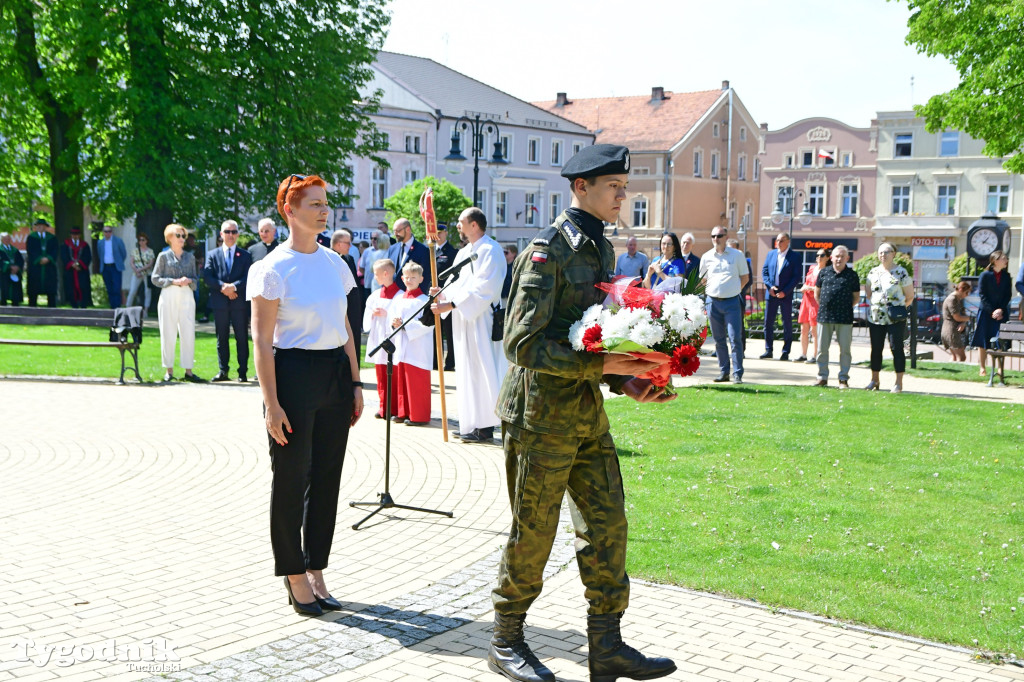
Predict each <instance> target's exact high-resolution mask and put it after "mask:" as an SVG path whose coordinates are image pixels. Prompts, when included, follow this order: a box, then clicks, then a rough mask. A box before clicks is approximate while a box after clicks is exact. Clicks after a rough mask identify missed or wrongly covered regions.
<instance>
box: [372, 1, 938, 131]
mask: <svg viewBox="0 0 1024 682" xmlns="http://www.w3.org/2000/svg"><path fill="white" fill-rule="evenodd" d="M584 9H585V10H586V12H585V13H583V10H584ZM391 11H392V23H391V29H390V32H389V35H388V38H387V41H386V43H385V46H384V47H385V49H386V50H391V51H394V52H401V53H404V54H412V55H417V56H421V57H429V58H431V59H434V60H435V61H438V62H440V63H442V64H445V65H447V66H449V67H451V68H453V69H455V70H457V71H460V72H462V73H464V74H466V75H468V76H472V77H474V78H477V79H479V80H481V81H484V82H485V83H488V84H489V85H492V86H494V87H497V88H499V89H501V90H504V91H506V92H508V93H510V94H512V95H515V96H516V97H520V98H522V99H525V100H530V101H533V100H543V99H554V97H555V93H556V92H560V91H565V92H567V93H568V95H569V98H570V99H571V98H573V97H603V96H611V95H643V94H649V93H650V91H651V87H652V86H662V87H664V88H665V89H666V90H674V91H677V92H685V91H692V90H711V89H716V88H719V87H721V84H722V81H723V80H729V81H730V83H731V84H732V86H733V88H735V89H736V92H737V93H738V94H739V96H740V98H741V99H742V100H743V102H744V104H746V106H747V108H748V109H749V110H750V112H751V114H752V115H753V117H754V118H755V119H756V120H757V121H758V122H759V123H760V122H767V123H768V127H769V128H770V129H772V130H775V129H778V128H781V127H783V126H785V125H788V124H790V123H792V122H794V121H797V120H799V119H802V118H808V117H811V116H829V117H832V118H836V119H838V120H840V121H843V122H844V123H848V124H850V125H854V126H858V127H866V126H867V125H868V124H869V123H870V121H871V119H872V118H873V116H874V114H875V112H876V111H892V110H905V109H909V108H910V107H911V104H912V103H913V104H922V103H924V102H925V101H927V98H928V97H929V96H931V95H934V94H937V93H939V92H944V91H946V90H949V89H951V88H953V87H954V86H955V85H956V84H957V81H958V79H957V75H956V70H955V69H954V68H953V67H952V66H951V65H950V64H949V63H948V62H947V61H946V60H944V59H942V58H930V57H926V56H924V55H919V54H918V53H917V52H916V50H915V49H914V48H913V47H910V46H908V45H906V44H905V42H904V40H905V37H906V33H907V27H906V23H907V19H908V17H909V16H910V11H909V9H908V8H907V6H906V4H905V3H903V2H885V1H884V0H847V1H837V0H814V1H812V0H782V1H776V2H767V1H763V0H716V1H715V2H708V1H707V0H703V1H697V0H630V1H629V2H621V1H620V2H611V1H608V0H592V1H591V2H581V1H576V2H568V1H566V0H513V1H512V2H495V1H493V0H437V1H435V2H428V1H426V0H392V3H391ZM659 32H661V33H664V36H659V35H658V34H659ZM911 76H913V77H914V87H913V98H912V95H911V85H910V79H911Z"/></svg>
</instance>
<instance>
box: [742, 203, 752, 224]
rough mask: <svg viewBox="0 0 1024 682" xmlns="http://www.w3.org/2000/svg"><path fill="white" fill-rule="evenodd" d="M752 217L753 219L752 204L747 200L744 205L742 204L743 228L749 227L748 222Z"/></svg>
mask: <svg viewBox="0 0 1024 682" xmlns="http://www.w3.org/2000/svg"><path fill="white" fill-rule="evenodd" d="M753 219H754V204H753V203H751V202H749V201H748V202H747V204H746V206H744V208H743V229H745V230H749V229H750V224H751V222H750V221H752V220H753Z"/></svg>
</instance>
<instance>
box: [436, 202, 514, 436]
mask: <svg viewBox="0 0 1024 682" xmlns="http://www.w3.org/2000/svg"><path fill="white" fill-rule="evenodd" d="M458 226H459V232H460V233H461V234H462V236H463V237H465V238H466V240H467V241H468V242H469V244H468V245H466V246H464V247H462V248H461V249H460V250H459V252H458V254H457V255H456V256H455V262H454V265H458V264H459V263H461V262H463V261H465V260H468V259H469V258H470V257H471V256H473V255H476V257H477V259H476V260H475V261H473V262H472V263H470V264H468V265H466V266H464V267H463V268H462V269H461V270H459V273H458V279H457V280H456V281H455V282H454V283H453V284H452V285H451V286H450V287H448V288H447V289H445V291H444V293H443V294H442V295H441V297H440V298H439V299H438V301H437V303H435V304H434V309H435V310H436V311H437V312H439V313H442V314H444V315H451V317H452V334H453V336H454V338H455V372H456V376H457V377H458V388H457V389H456V401H457V404H458V409H459V438H461V439H462V441H463V442H466V443H490V442H492V441H493V438H494V427H495V426H500V425H501V420H500V419H498V417H497V415H496V414H495V407H496V406H497V404H498V391H499V390H500V389H501V382H502V380H504V378H505V372H506V371H507V370H508V361H507V360H506V359H505V353H504V351H503V350H502V347H501V341H491V326H492V324H493V320H494V312H493V308H492V306H497V305H500V304H501V285H502V282H504V281H505V269H506V268H507V267H508V265H507V264H506V263H505V254H504V253H503V251H502V248H501V246H499V245H498V242H496V241H494V240H493V239H491V238H490V237H488V236H487V235H486V234H485V233H484V231H485V230H486V229H487V217H486V216H485V215H484V213H483V211H481V210H480V209H479V208H475V207H474V208H467V209H466V210H465V211H463V212H462V214H461V215H460V216H459V225H458ZM432 291H437V290H436V289H433V290H432Z"/></svg>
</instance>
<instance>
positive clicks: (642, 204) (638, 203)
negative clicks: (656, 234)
mask: <svg viewBox="0 0 1024 682" xmlns="http://www.w3.org/2000/svg"><path fill="white" fill-rule="evenodd" d="M633 227H647V199H646V198H645V197H637V198H635V199H633Z"/></svg>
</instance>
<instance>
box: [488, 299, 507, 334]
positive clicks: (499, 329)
mask: <svg viewBox="0 0 1024 682" xmlns="http://www.w3.org/2000/svg"><path fill="white" fill-rule="evenodd" d="M491 312H492V313H493V314H494V316H493V318H492V320H491V341H501V340H502V339H503V338H505V309H504V308H502V307H501V306H500V305H495V304H493V303H492V304H491Z"/></svg>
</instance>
